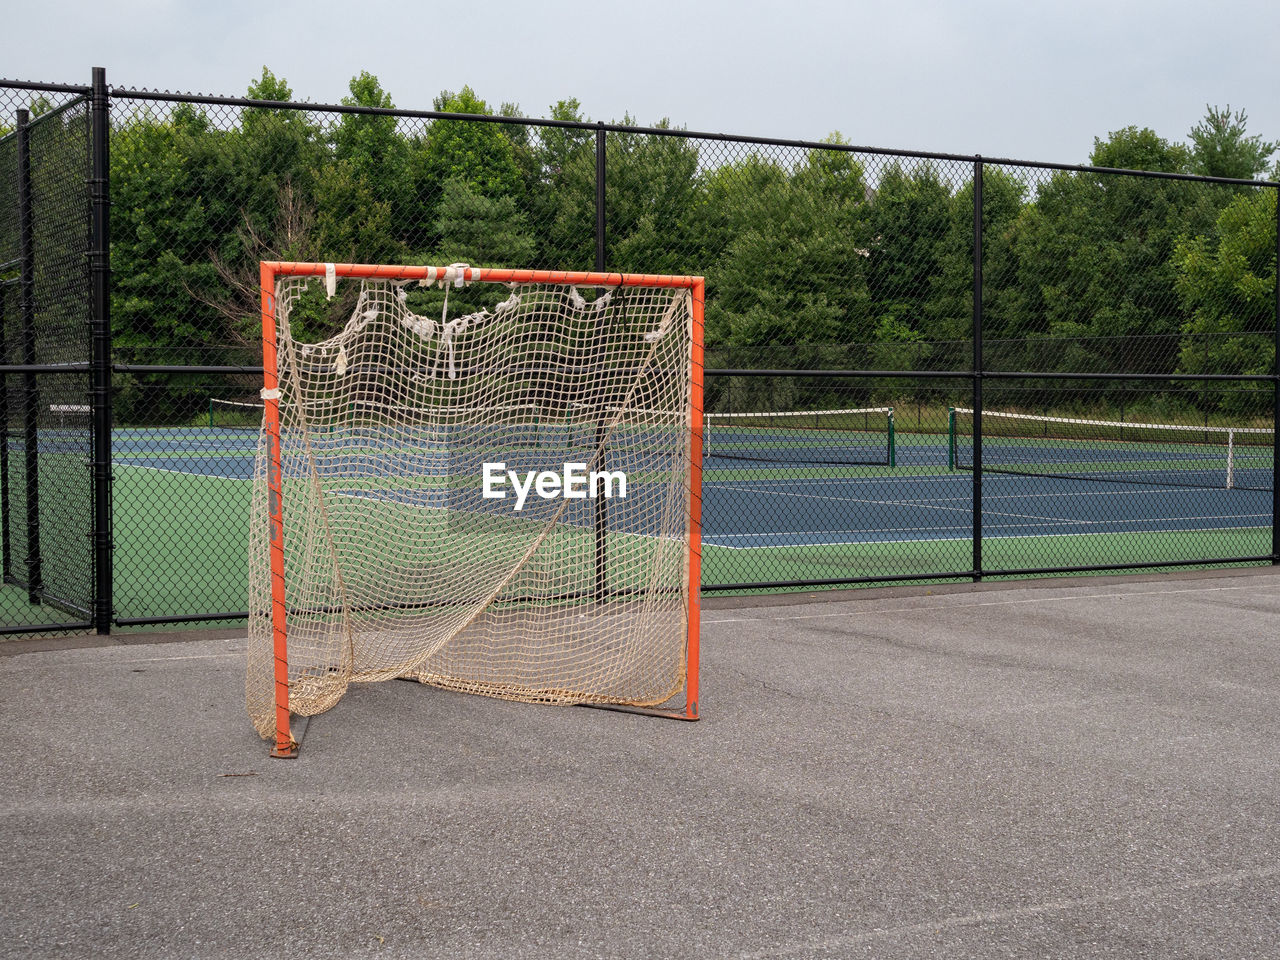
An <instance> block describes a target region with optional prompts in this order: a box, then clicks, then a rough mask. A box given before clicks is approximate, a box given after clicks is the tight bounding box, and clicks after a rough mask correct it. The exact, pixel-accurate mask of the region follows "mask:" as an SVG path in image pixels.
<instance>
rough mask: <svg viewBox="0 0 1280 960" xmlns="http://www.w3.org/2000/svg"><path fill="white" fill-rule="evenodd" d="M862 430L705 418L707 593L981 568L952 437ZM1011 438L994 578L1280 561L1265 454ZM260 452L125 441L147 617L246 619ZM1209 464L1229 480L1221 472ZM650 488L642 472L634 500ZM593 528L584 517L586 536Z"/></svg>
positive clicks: (134, 602)
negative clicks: (1218, 462)
mask: <svg viewBox="0 0 1280 960" xmlns="http://www.w3.org/2000/svg"><path fill="white" fill-rule="evenodd" d="M806 416H812V415H811V414H810V415H806ZM851 420H852V417H845V418H844V420H843V421H841V424H840V429H839V430H831V429H829V428H827V429H819V428H815V427H813V426H811V425H810V423H809V422H808V421H806V422H803V423H800V422H796V423H790V422H788V421H785V420H784V421H783V423H784V424H786V425H785V426H778V425H777V424H776V423H775V424H773V425H768V424H764V423H761V422H751V423H747V422H745V421H744V422H741V423H734V422H733V421H727V420H721V421H720V422H716V420H715V419H714V417H712V418H709V429H708V442H707V445H706V448H705V451H704V453H705V459H704V476H703V523H704V532H703V546H704V551H703V583H704V586H708V587H714V586H717V585H726V584H747V583H752V584H755V583H763V582H770V581H783V580H821V579H828V578H830V579H835V578H845V577H903V576H911V575H918V576H921V577H924V576H927V575H930V574H937V573H940V572H948V571H956V572H957V573H962V572H965V571H969V570H971V569H972V564H973V556H972V552H973V545H972V537H973V533H974V510H973V487H974V483H973V473H972V472H971V471H970V470H967V469H956V468H954V464H953V461H955V460H956V457H957V447H956V440H955V438H954V437H948V435H946V434H944V433H941V432H915V431H910V430H902V429H900V428H899V429H896V430H894V429H890V428H889V427H888V426H887V423H886V422H885V421H883V420H879V419H878V420H877V421H876V423H875V424H871V425H868V424H867V420H866V414H865V413H864V412H862V411H860V412H859V423H858V427H857V429H856V430H854V429H853V427H852V425H851ZM1014 443H1015V441H1013V440H1011V439H1009V438H1008V437H1001V436H999V435H996V436H993V437H991V438H990V439H988V440H987V442H986V446H985V451H986V453H987V460H988V464H987V465H984V475H983V478H982V513H981V523H982V536H983V551H984V554H983V558H984V567H986V568H988V569H991V570H1000V569H1013V568H1020V567H1028V566H1032V567H1037V568H1038V567H1045V566H1093V565H1103V564H1125V563H1149V562H1152V561H1164V560H1167V561H1169V562H1170V563H1177V562H1179V561H1191V560H1197V559H1202V558H1205V557H1247V556H1258V555H1263V554H1267V553H1269V552H1270V550H1271V524H1272V496H1273V495H1272V493H1271V492H1270V486H1271V482H1270V478H1271V463H1270V461H1269V460H1268V461H1266V463H1265V464H1261V465H1260V464H1258V463H1256V462H1255V463H1254V465H1253V466H1252V467H1251V468H1250V472H1249V476H1251V477H1252V480H1253V482H1250V483H1248V484H1247V488H1246V487H1241V486H1235V487H1232V488H1230V489H1228V488H1227V487H1226V485H1225V473H1223V480H1222V481H1221V482H1220V483H1219V485H1218V486H1217V487H1213V486H1210V485H1208V483H1206V484H1205V485H1203V486H1200V485H1194V484H1196V483H1199V482H1201V481H1200V480H1198V479H1197V477H1200V474H1196V475H1195V476H1192V474H1191V471H1190V470H1189V468H1188V466H1187V465H1183V466H1181V467H1174V468H1172V469H1170V470H1168V471H1167V472H1166V474H1165V475H1164V476H1163V477H1161V476H1156V477H1155V478H1154V479H1152V478H1151V477H1148V478H1147V479H1145V480H1144V481H1143V482H1135V481H1134V479H1133V477H1132V476H1131V475H1128V474H1125V473H1122V472H1118V471H1114V467H1115V465H1116V464H1117V463H1118V462H1119V461H1117V460H1115V459H1112V460H1111V461H1109V462H1108V464H1107V465H1106V466H1107V468H1108V469H1111V470H1113V472H1112V473H1110V474H1108V473H1106V472H1103V473H1101V474H1098V473H1097V472H1096V471H1095V472H1090V469H1089V468H1088V466H1087V463H1081V462H1077V463H1074V464H1070V467H1071V469H1072V470H1073V471H1075V472H1076V473H1077V474H1079V475H1076V476H1071V475H1068V474H1065V473H1062V472H1061V471H1062V469H1063V464H1062V463H1061V462H1060V461H1062V460H1063V457H1064V455H1063V453H1062V449H1061V444H1060V443H1056V444H1055V443H1046V442H1040V443H1038V444H1032V443H1031V442H1030V441H1028V440H1026V439H1025V438H1020V439H1017V440H1016V447H1014ZM1001 444H1004V445H1005V447H1004V449H1006V450H1007V449H1009V448H1011V447H1012V448H1014V449H1016V453H1017V457H1018V459H1020V460H1021V461H1023V464H1022V466H1021V467H1019V468H1018V469H1021V470H1031V469H1039V470H1045V471H1048V472H1051V473H1052V472H1054V470H1055V469H1056V470H1058V471H1059V475H1056V476H1040V475H1031V474H1026V473H1017V472H1014V473H1003V472H992V471H993V469H994V470H999V469H1002V467H1001V466H1000V464H999V462H998V461H999V460H1000V459H1001V456H1002V455H1001V450H1002V447H1001ZM1093 446H1094V447H1095V449H1096V447H1097V444H1094V445H1093ZM1155 446H1159V445H1158V444H1157V445H1155ZM256 447H257V431H256V429H254V428H252V427H250V426H235V427H230V428H220V427H215V428H209V427H207V426H205V425H201V426H185V427H170V428H131V429H117V430H116V431H115V433H114V470H115V476H116V495H115V514H116V519H115V526H116V531H117V552H116V557H117V560H116V571H115V573H116V576H115V579H116V584H117V586H116V590H117V594H118V600H117V603H118V605H120V606H121V607H123V608H125V609H129V610H131V611H141V615H144V616H145V615H146V613H147V612H152V613H154V614H155V615H166V614H171V613H191V614H207V613H209V612H210V611H228V612H234V611H240V610H243V609H244V607H245V596H244V586H243V585H244V582H245V575H244V569H245V563H246V560H245V558H246V555H247V550H248V546H247V537H248V528H249V524H248V512H249V494H250V487H251V480H252V472H253V457H254V452H255V450H256ZM1106 449H1110V448H1106ZM1124 449H1125V451H1126V452H1125V456H1126V457H1127V458H1129V459H1132V458H1134V457H1138V458H1140V459H1141V458H1150V457H1153V456H1155V454H1154V453H1153V445H1152V444H1151V443H1146V444H1145V445H1144V443H1142V442H1139V441H1138V440H1136V439H1134V440H1131V441H1130V442H1128V443H1126V444H1125V446H1124ZM1162 449H1164V450H1165V452H1164V453H1163V456H1166V457H1168V456H1169V455H1170V454H1169V453H1168V450H1167V448H1162ZM1216 455H1217V454H1214V456H1216ZM1250 455H1251V456H1252V454H1250ZM838 457H844V458H845V459H846V460H847V461H849V462H844V463H838V462H835V461H836V459H837V458H838ZM963 457H964V454H963V452H962V454H961V460H962V461H963ZM1096 457H1097V454H1096V453H1095V454H1094V455H1093V459H1096ZM1003 458H1004V459H1006V460H1007V459H1009V457H1008V456H1007V455H1005V456H1004V457H1003ZM992 461H995V462H992ZM1200 461H1203V455H1199V461H1198V462H1197V463H1196V464H1194V466H1195V468H1196V469H1197V470H1201V471H1203V470H1206V469H1208V468H1206V467H1204V464H1203V462H1200ZM1055 463H1056V467H1055ZM890 464H892V465H890ZM961 466H964V464H963V462H962V463H961ZM1147 466H1150V464H1147ZM1213 469H1214V470H1219V469H1221V470H1222V471H1225V469H1226V468H1225V463H1224V464H1223V465H1222V466H1221V468H1218V467H1215V468H1213ZM1241 476H1243V474H1241ZM476 482H477V483H478V478H477V481H476ZM1215 482H1216V481H1215ZM1188 483H1190V484H1192V485H1188ZM1255 487H1256V488H1257V489H1254V488H1255ZM643 491H644V480H643V477H641V478H639V479H638V480H637V481H636V482H635V483H634V484H633V486H632V495H633V496H642V495H643ZM628 516H629V514H628V513H627V512H625V511H623V510H615V511H614V514H613V520H614V523H613V526H612V527H611V533H610V536H612V537H628V536H636V535H640V536H643V535H645V531H644V530H642V529H638V528H637V529H628V528H627V522H628V521H627V519H626V518H627V517H628ZM587 517H588V513H587V511H586V508H584V509H583V511H582V512H581V522H580V524H579V525H580V526H581V527H582V528H583V529H584V531H585V529H586V528H587V527H588V526H589V525H590V524H589V521H588V519H587ZM570 522H571V523H572V522H574V521H572V520H571V521H570ZM192 544H198V545H199V547H200V549H198V550H193V549H191V546H192Z"/></svg>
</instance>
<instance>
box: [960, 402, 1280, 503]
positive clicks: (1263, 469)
mask: <svg viewBox="0 0 1280 960" xmlns="http://www.w3.org/2000/svg"><path fill="white" fill-rule="evenodd" d="M973 419H974V417H973V411H972V410H966V409H963V408H956V409H953V410H952V411H951V415H950V429H949V431H948V433H949V444H948V447H949V449H948V461H949V466H950V467H951V468H952V469H956V470H972V469H973V427H974V423H973ZM1274 455H1275V430H1273V429H1271V428H1269V427H1229V426H1228V427H1219V426H1192V425H1190V424H1168V423H1122V422H1120V421H1114V420H1083V419H1081V420H1077V419H1071V418H1068V417H1045V416H1036V415H1033V414H1024V413H1003V412H993V411H985V410H984V411H983V413H982V471H983V472H984V473H1012V474H1022V475H1026V476H1038V477H1055V478H1062V479H1070V480H1098V481H1103V482H1107V483H1137V484H1153V485H1157V486H1171V487H1207V488H1210V489H1237V490H1270V489H1272V486H1273V483H1274V463H1275V459H1274Z"/></svg>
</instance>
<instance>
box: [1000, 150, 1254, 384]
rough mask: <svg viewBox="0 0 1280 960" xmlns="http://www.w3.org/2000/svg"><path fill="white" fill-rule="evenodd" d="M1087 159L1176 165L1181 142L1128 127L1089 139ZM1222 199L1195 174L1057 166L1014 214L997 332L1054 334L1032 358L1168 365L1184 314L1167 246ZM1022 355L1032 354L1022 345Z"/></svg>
mask: <svg viewBox="0 0 1280 960" xmlns="http://www.w3.org/2000/svg"><path fill="white" fill-rule="evenodd" d="M1091 159H1092V162H1093V164H1094V165H1096V166H1100V167H1125V168H1132V169H1142V170H1153V171H1159V172H1168V173H1173V172H1178V171H1181V170H1183V169H1184V168H1185V166H1186V161H1187V151H1186V149H1185V148H1184V147H1182V146H1181V145H1178V144H1172V143H1169V142H1168V141H1166V140H1164V139H1162V138H1160V137H1158V136H1157V135H1156V134H1155V133H1154V132H1153V131H1151V130H1147V129H1143V130H1139V129H1138V128H1136V127H1127V128H1125V129H1123V130H1120V131H1117V132H1115V133H1113V134H1112V135H1111V137H1110V138H1109V139H1108V140H1106V141H1103V140H1097V141H1095V145H1094V151H1093V156H1092V158H1091ZM1228 199H1229V196H1227V195H1226V194H1224V193H1223V192H1222V191H1221V190H1219V189H1216V188H1215V187H1213V185H1205V184H1201V183H1195V182H1186V181H1178V180H1168V179H1156V178H1142V177H1131V176H1119V175H1114V174H1107V173H1094V172H1092V171H1086V172H1079V173H1076V172H1065V171H1064V172H1059V173H1055V174H1054V175H1053V176H1052V177H1051V178H1050V179H1049V181H1048V182H1047V183H1045V184H1043V185H1042V186H1041V187H1040V190H1039V193H1038V195H1037V197H1036V201H1035V203H1034V204H1033V205H1031V206H1030V207H1029V208H1028V209H1027V210H1026V211H1025V214H1024V216H1023V217H1022V219H1021V223H1020V224H1019V230H1018V235H1017V238H1016V255H1017V260H1018V276H1017V285H1018V298H1019V304H1018V308H1017V310H1016V311H1015V312H1014V313H1013V314H1011V315H1010V318H1009V319H1010V321H1011V323H1010V326H1009V327H1008V328H1007V329H1006V330H1005V331H1003V332H1004V333H1005V334H1006V335H1011V336H1015V337H1030V338H1035V339H1040V338H1044V337H1049V338H1052V339H1053V340H1054V341H1055V343H1054V345H1053V346H1052V347H1049V348H1047V350H1046V349H1041V352H1040V356H1042V357H1043V359H1041V360H1035V361H1034V362H1035V363H1037V364H1039V365H1040V367H1041V368H1044V367H1045V366H1048V367H1049V368H1051V369H1058V370H1081V371H1097V372H1114V371H1125V372H1142V373H1146V372H1150V373H1168V372H1170V371H1172V370H1173V368H1174V366H1175V363H1176V355H1177V333H1178V330H1179V328H1180V326H1181V322H1182V311H1181V309H1180V307H1179V304H1178V299H1177V297H1176V295H1175V293H1174V271H1173V267H1172V264H1171V257H1172V254H1173V250H1174V246H1175V243H1176V242H1177V240H1178V238H1179V237H1180V236H1183V235H1186V234H1196V233H1200V232H1203V231H1205V230H1207V229H1210V228H1211V227H1212V224H1213V220H1214V218H1215V216H1216V213H1217V210H1218V208H1219V207H1220V205H1221V203H1222V202H1224V201H1226V200H1228ZM996 335H998V334H996ZM1042 347H1043V345H1042ZM1025 362H1028V363H1030V362H1033V361H1032V360H1031V359H1030V355H1029V358H1028V359H1027V360H1026V361H1025Z"/></svg>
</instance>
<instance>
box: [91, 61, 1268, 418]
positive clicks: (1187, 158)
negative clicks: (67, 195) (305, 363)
mask: <svg viewBox="0 0 1280 960" xmlns="http://www.w3.org/2000/svg"><path fill="white" fill-rule="evenodd" d="M349 90H350V95H349V96H348V97H346V98H344V100H343V103H344V104H348V105H353V106H365V107H383V108H391V107H393V106H394V104H393V102H392V99H391V97H390V95H389V94H388V93H387V92H386V91H385V90H383V89H382V87H381V85H380V84H379V82H378V80H377V78H376V77H374V76H373V75H371V74H369V73H361V74H360V75H359V76H358V77H355V78H353V79H352V81H351V84H350V87H349ZM247 94H248V97H249V98H250V99H255V100H268V101H287V100H290V99H291V98H292V91H291V90H290V88H289V86H288V85H287V83H286V82H285V81H284V80H283V79H281V78H277V77H275V76H274V75H273V74H272V73H271V71H269V70H267V69H265V68H264V70H263V72H262V76H261V77H260V78H259V79H257V80H256V81H254V82H253V83H252V84H250V85H249V88H248V90H247ZM434 107H435V109H436V110H439V111H445V112H456V113H467V114H481V115H490V116H494V115H497V116H517V115H518V108H517V107H516V106H515V105H512V104H503V105H501V106H499V107H498V108H496V109H494V108H492V107H491V106H490V105H489V104H487V103H486V102H485V101H484V100H482V99H480V98H479V97H478V96H477V95H476V93H475V92H474V91H473V90H471V89H470V88H469V87H464V88H463V89H462V90H461V91H459V92H447V91H446V92H444V93H442V94H441V95H440V96H439V97H437V98H436V99H435V101H434ZM115 112H116V115H115V117H114V126H113V131H112V141H111V164H112V201H113V207H112V270H113V284H114V299H113V306H112V322H113V328H114V332H115V342H116V347H117V352H118V355H120V356H121V358H123V359H134V360H137V361H138V362H146V363H192V362H195V363H208V362H236V361H234V360H232V359H230V358H233V357H236V356H241V355H251V354H252V352H253V349H254V345H255V343H256V338H257V336H258V329H257V328H258V317H257V299H256V296H257V295H256V282H257V273H256V263H257V261H258V260H260V259H288V260H324V261H347V260H359V261H366V262H404V263H451V262H457V261H465V262H468V263H471V264H475V265H480V266H540V267H549V268H557V269H587V268H591V267H592V266H593V265H594V262H595V243H596V237H595V190H596V152H595V151H596V146H595V132H594V131H593V130H591V129H579V128H564V127H536V126H529V125H523V124H500V123H486V122H476V121H462V120H442V119H437V120H433V121H430V122H427V121H419V120H413V119H405V118H399V117H395V116H386V115H372V114H357V113H344V114H340V115H337V116H336V117H335V116H332V115H323V114H318V113H315V112H309V111H301V110H285V109H267V108H256V107H245V108H237V109H235V110H227V109H222V108H216V107H208V108H205V107H200V106H198V105H193V104H177V105H175V106H172V107H166V108H163V109H161V108H153V107H147V106H138V105H135V106H133V107H131V109H130V110H129V111H128V112H126V111H124V110H122V109H120V107H119V104H118V103H117V106H116V111H115ZM550 118H551V119H556V120H568V121H579V122H582V121H585V120H586V118H585V117H584V116H583V115H582V110H581V106H580V104H579V103H578V101H576V100H573V99H568V100H563V101H561V102H559V103H557V104H556V105H555V106H554V107H553V108H552V109H551V113H550ZM622 122H623V124H631V123H632V121H631V118H629V117H624V119H623V121H622ZM1246 125H1247V117H1246V115H1245V114H1244V112H1243V111H1236V112H1234V113H1233V112H1232V111H1231V110H1230V108H1227V109H1218V108H1215V107H1211V108H1209V109H1208V111H1207V114H1206V116H1205V118H1204V119H1203V120H1202V121H1201V122H1200V123H1199V124H1197V125H1196V126H1195V127H1194V128H1193V129H1192V130H1191V131H1190V133H1189V135H1188V138H1187V142H1186V143H1179V142H1173V141H1170V140H1166V139H1164V138H1162V137H1161V136H1159V135H1158V134H1156V133H1155V132H1154V131H1152V130H1150V129H1146V128H1139V127H1136V126H1135V127H1127V128H1125V129H1123V130H1119V131H1115V132H1113V133H1111V134H1110V135H1109V136H1108V137H1106V138H1105V139H1103V138H1099V139H1096V140H1095V142H1094V147H1093V150H1092V152H1091V154H1090V158H1089V159H1090V164H1091V165H1092V166H1095V167H1106V168H1131V169H1139V170H1146V171H1156V172H1164V173H1193V174H1203V175H1208V176H1217V177H1232V178H1240V179H1250V180H1252V179H1255V178H1259V177H1261V176H1264V175H1269V176H1270V177H1271V178H1273V179H1274V178H1278V177H1280V169H1278V167H1275V166H1273V167H1270V168H1269V167H1268V163H1269V162H1270V158H1271V156H1272V154H1273V153H1274V152H1275V151H1276V149H1277V147H1280V144H1276V143H1272V142H1269V141H1265V140H1263V139H1262V138H1261V137H1258V136H1254V135H1250V134H1249V133H1248V132H1247V128H1246ZM827 143H828V144H829V146H830V147H831V148H832V149H816V148H808V149H801V148H785V147H772V146H766V145H751V144H737V143H726V142H720V141H706V140H696V139H689V138H681V137H671V136H659V135H652V134H645V133H638V132H629V131H620V132H613V131H611V132H609V133H608V135H607V151H606V154H607V175H606V189H607V200H606V211H607V257H606V259H607V263H606V266H607V268H608V269H611V270H627V271H637V272H647V273H698V274H702V275H705V276H706V277H707V279H708V302H707V314H706V319H707V342H708V348H709V350H711V352H712V355H715V356H719V357H722V358H726V363H727V365H733V364H735V363H736V364H739V365H753V364H757V363H760V364H763V365H765V366H770V367H773V366H828V367H829V366H840V367H850V368H860V369H866V368H876V369H893V370H896V369H907V368H913V367H914V368H934V369H962V368H966V367H967V366H968V365H969V357H968V356H967V355H966V352H967V349H968V348H967V346H965V345H966V344H967V342H968V341H969V340H970V338H971V327H972V316H973V307H972V297H973V287H974V284H973V279H974V278H973V223H974V215H973V214H974V211H973V205H974V195H975V191H974V180H973V169H972V164H964V163H959V162H952V161H945V160H934V161H929V160H912V159H905V158H894V157H884V156H879V155H870V154H862V153H853V152H848V151H843V150H840V149H838V148H839V146H841V145H842V144H844V140H843V139H842V138H841V136H840V134H838V133H833V134H832V135H830V137H828V139H827ZM982 219H983V224H984V227H983V276H982V280H983V315H984V339H985V340H986V342H987V343H988V344H989V357H990V360H989V362H990V365H991V366H993V367H996V368H1002V369H1032V370H1036V371H1041V370H1044V371H1087V372H1139V373H1174V372H1184V373H1225V374H1257V373H1270V372H1271V371H1272V369H1273V368H1274V364H1275V355H1274V347H1273V342H1272V331H1273V329H1274V325H1275V309H1276V308H1275V284H1276V259H1275V247H1276V190H1275V189H1274V188H1271V187H1250V186H1230V185H1222V184H1213V183H1206V182H1188V181H1181V180H1171V179H1147V178H1136V177H1130V176H1118V175H1113V174H1108V173H1102V172H1095V171H1081V170H1062V171H1052V170H1044V169H1039V168H1033V167H1017V166H1000V165H987V166H986V167H985V168H984V172H983V179H982ZM314 323H315V324H316V325H317V326H323V324H324V320H323V318H322V317H319V316H317V317H316V318H315V320H314ZM323 332H324V331H323V330H320V329H317V330H315V331H314V333H315V334H316V335H322V334H323ZM145 381H146V378H145V377H144V378H137V377H131V378H124V381H123V382H122V383H121V387H122V390H123V398H124V402H125V404H126V405H127V404H128V402H129V401H128V397H129V395H130V390H136V389H137V388H140V387H141V386H142V385H144V384H145ZM166 383H167V384H168V385H169V386H170V387H171V386H172V385H173V380H172V378H170V379H169V380H167V381H166ZM898 383H899V385H900V388H901V389H906V387H903V386H901V384H902V381H898ZM152 396H153V397H154V394H153V395H152ZM1241 396H1242V394H1241V392H1240V391H1234V392H1218V393H1214V394H1213V399H1212V400H1211V401H1205V402H1207V403H1210V404H1211V405H1219V406H1222V407H1223V408H1224V409H1229V408H1231V407H1232V406H1234V407H1237V408H1241V409H1244V410H1245V412H1248V411H1249V410H1250V409H1252V408H1255V407H1258V406H1259V405H1260V404H1262V403H1263V401H1262V399H1260V397H1261V394H1260V393H1258V392H1253V393H1248V392H1246V393H1245V394H1243V396H1244V399H1243V400H1242V399H1240V398H1241ZM1242 405H1243V406H1242Z"/></svg>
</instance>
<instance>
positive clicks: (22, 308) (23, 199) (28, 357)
mask: <svg viewBox="0 0 1280 960" xmlns="http://www.w3.org/2000/svg"><path fill="white" fill-rule="evenodd" d="M30 119H31V117H30V114H29V113H28V112H27V111H26V110H19V111H18V116H17V131H16V132H17V143H18V259H19V261H20V266H19V270H20V275H21V280H20V284H21V286H20V299H19V307H18V313H19V316H20V317H21V321H22V362H23V363H24V364H26V365H27V366H34V364H35V362H36V291H35V277H36V257H35V238H34V222H35V211H34V209H33V200H32V196H31V141H30V138H29V135H28V132H27V124H28V123H29V121H30ZM39 416H40V396H39V394H38V393H37V391H36V375H35V372H34V371H33V370H27V371H26V372H24V373H23V375H22V427H23V446H24V447H25V448H26V449H25V450H24V451H23V452H24V454H25V468H24V470H23V473H24V476H23V481H24V485H25V487H26V490H25V493H26V498H25V499H26V508H27V509H26V516H27V556H26V561H27V599H28V600H29V601H30V602H31V603H33V604H38V603H40V594H41V581H42V579H43V572H42V570H41V566H42V564H41V560H40V457H39V450H38V444H39V440H40V434H39V429H38V420H39Z"/></svg>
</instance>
